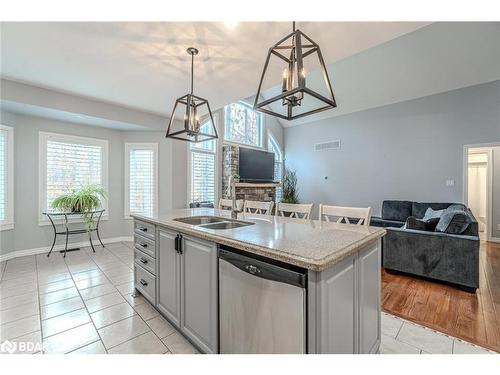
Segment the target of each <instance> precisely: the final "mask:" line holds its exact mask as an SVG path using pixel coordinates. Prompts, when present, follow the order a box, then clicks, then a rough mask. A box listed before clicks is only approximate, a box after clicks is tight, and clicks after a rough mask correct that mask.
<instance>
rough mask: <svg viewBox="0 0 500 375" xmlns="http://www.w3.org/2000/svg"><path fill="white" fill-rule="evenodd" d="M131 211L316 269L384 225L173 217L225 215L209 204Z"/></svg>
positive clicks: (374, 234) (375, 236)
mask: <svg viewBox="0 0 500 375" xmlns="http://www.w3.org/2000/svg"><path fill="white" fill-rule="evenodd" d="M131 216H133V217H134V218H137V219H139V220H142V221H145V222H149V223H153V224H157V225H160V226H163V227H166V228H170V229H173V230H175V231H178V232H181V233H184V234H190V235H193V236H195V237H198V238H202V239H205V240H209V241H214V242H217V243H219V244H223V245H228V246H232V247H235V248H237V249H241V250H245V251H248V252H252V253H255V254H259V255H262V256H266V257H268V258H272V259H276V260H280V261H282V262H285V263H289V264H294V265H296V266H300V267H304V268H307V269H310V270H313V271H322V270H325V269H327V268H329V267H331V266H333V265H334V264H336V263H338V262H340V261H341V260H343V259H345V258H347V257H349V256H350V255H352V254H354V253H356V252H357V251H359V250H360V249H361V248H363V247H364V245H366V244H368V243H370V242H372V241H374V240H376V239H378V238H381V237H383V236H384V235H385V234H386V231H385V229H383V228H378V227H366V226H361V225H353V224H337V223H328V222H321V221H318V220H301V219H294V218H286V217H280V216H278V217H276V216H268V215H257V214H248V213H246V214H243V213H240V214H238V220H243V221H251V222H253V223H255V224H254V225H249V226H245V227H240V228H235V229H225V230H213V229H207V228H203V227H199V226H195V225H190V224H185V223H182V222H179V221H174V220H173V219H174V218H184V217H190V216H219V217H223V218H227V219H230V218H231V214H230V212H229V211H226V210H218V209H213V208H194V209H181V210H172V211H170V212H168V213H166V214H158V215H153V216H143V215H137V214H133V215H131Z"/></svg>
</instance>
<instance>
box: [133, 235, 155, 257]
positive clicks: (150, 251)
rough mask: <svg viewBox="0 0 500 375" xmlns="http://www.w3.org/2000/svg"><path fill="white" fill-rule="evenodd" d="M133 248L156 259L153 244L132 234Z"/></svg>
mask: <svg viewBox="0 0 500 375" xmlns="http://www.w3.org/2000/svg"><path fill="white" fill-rule="evenodd" d="M134 244H135V248H136V249H139V250H141V251H142V252H144V253H146V255H149V256H150V257H152V258H156V250H155V242H154V241H153V240H151V239H149V238H146V237H143V236H141V235H139V234H134Z"/></svg>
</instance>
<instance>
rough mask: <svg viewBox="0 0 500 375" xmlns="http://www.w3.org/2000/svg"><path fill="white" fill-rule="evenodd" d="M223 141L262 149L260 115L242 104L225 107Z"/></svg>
mask: <svg viewBox="0 0 500 375" xmlns="http://www.w3.org/2000/svg"><path fill="white" fill-rule="evenodd" d="M224 139H225V140H226V141H229V142H236V143H241V144H244V145H250V146H255V147H262V114H261V113H259V112H257V111H254V110H253V108H252V107H251V106H250V105H248V104H246V103H244V102H238V103H231V104H229V105H227V106H226V107H225V131H224Z"/></svg>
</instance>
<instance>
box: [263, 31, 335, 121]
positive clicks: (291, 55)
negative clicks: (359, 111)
mask: <svg viewBox="0 0 500 375" xmlns="http://www.w3.org/2000/svg"><path fill="white" fill-rule="evenodd" d="M314 57H316V59H314ZM271 58H273V61H274V60H276V62H277V63H278V64H279V65H281V66H283V64H285V67H284V69H283V75H282V77H281V79H280V81H281V82H280V83H281V85H280V86H281V90H280V93H279V94H276V92H274V93H271V95H272V97H271V98H268V99H265V98H262V100H261V90H262V85H263V82H264V80H265V78H267V76H266V74H269V73H268V68H269V63H270V62H271ZM306 58H307V60H306ZM306 62H307V63H308V65H307V66H308V67H309V66H311V65H312V64H309V63H313V62H315V63H319V68H320V70H321V73H322V75H323V80H324V84H325V87H323V92H321V93H320V92H318V90H316V89H315V90H312V89H311V88H310V87H307V86H306V72H307V74H309V75H310V74H311V73H312V69H309V68H308V69H307V71H306V69H305V67H304V65H305V63H306ZM319 78H321V77H319ZM312 80H313V81H315V83H317V82H318V81H321V79H316V80H314V79H312ZM274 83H276V81H274ZM316 86H318V85H317V84H316ZM268 106H269V107H268ZM336 106H337V104H336V102H335V97H334V96H333V89H332V85H331V83H330V79H329V78H328V72H327V69H326V66H325V61H324V60H323V56H322V54H321V50H320V48H319V45H318V44H316V43H315V42H314V41H313V40H312V39H311V38H309V37H308V36H307V35H305V34H304V33H303V32H302V31H300V30H299V29H295V22H293V31H292V32H291V33H290V34H288V35H287V36H285V37H284V38H283V39H281V40H280V41H279V42H278V43H276V44H275V45H273V46H272V47H271V48H269V52H268V53H267V59H266V63H265V64H264V70H263V72H262V76H261V78H260V82H259V88H258V90H257V95H256V96H255V103H254V109H255V110H257V111H260V112H264V113H267V114H269V115H272V116H277V117H279V118H282V119H285V120H294V119H297V118H300V117H304V116H308V115H312V114H315V113H318V112H321V111H325V110H327V109H331V108H335V107H336Z"/></svg>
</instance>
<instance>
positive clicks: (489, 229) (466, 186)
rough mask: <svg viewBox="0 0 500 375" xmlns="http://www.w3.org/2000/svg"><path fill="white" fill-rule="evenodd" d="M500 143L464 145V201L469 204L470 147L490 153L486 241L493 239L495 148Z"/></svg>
mask: <svg viewBox="0 0 500 375" xmlns="http://www.w3.org/2000/svg"><path fill="white" fill-rule="evenodd" d="M499 146H500V143H490V144H484V143H481V144H477V145H464V157H463V202H464V203H465V204H466V205H467V206H468V205H469V202H468V201H469V194H468V193H469V192H468V189H469V176H468V174H469V150H470V149H484V152H485V153H487V154H488V166H487V177H486V178H487V187H486V189H487V191H486V210H487V215H486V216H487V217H486V225H485V226H486V241H492V242H496V241H494V240H492V238H495V237H492V236H491V233H492V232H493V148H494V147H499Z"/></svg>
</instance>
